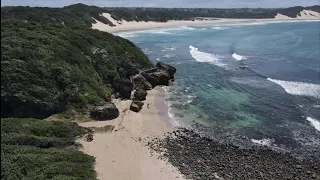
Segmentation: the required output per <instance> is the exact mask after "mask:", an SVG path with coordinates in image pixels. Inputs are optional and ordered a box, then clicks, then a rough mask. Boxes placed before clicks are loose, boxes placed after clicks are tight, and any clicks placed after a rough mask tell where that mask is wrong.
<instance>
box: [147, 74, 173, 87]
mask: <svg viewBox="0 0 320 180" xmlns="http://www.w3.org/2000/svg"><path fill="white" fill-rule="evenodd" d="M151 74H152V76H154V77H156V78H157V79H158V85H165V86H168V85H169V83H170V79H171V78H170V75H169V73H168V72H166V71H157V72H154V73H151Z"/></svg>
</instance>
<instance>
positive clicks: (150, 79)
mask: <svg viewBox="0 0 320 180" xmlns="http://www.w3.org/2000/svg"><path fill="white" fill-rule="evenodd" d="M140 74H141V75H142V76H143V77H144V78H145V79H146V80H147V81H148V82H149V83H150V84H151V85H152V87H153V88H154V87H156V86H157V85H158V83H159V80H158V78H157V77H156V76H154V75H153V74H151V73H145V72H141V73H140Z"/></svg>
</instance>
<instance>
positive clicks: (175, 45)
mask: <svg viewBox="0 0 320 180" xmlns="http://www.w3.org/2000/svg"><path fill="white" fill-rule="evenodd" d="M118 35H119V36H123V37H125V38H128V39H129V40H131V41H133V42H134V43H135V44H136V45H137V46H139V47H140V48H141V49H142V50H143V51H144V52H145V53H146V54H147V55H148V56H149V58H150V59H151V60H152V61H154V62H157V61H162V62H165V63H169V64H171V65H173V66H175V67H176V68H177V74H176V76H175V78H176V80H175V82H174V84H173V85H172V86H170V87H168V88H167V89H166V90H167V99H166V101H167V103H168V104H169V107H170V114H171V115H172V117H173V119H174V121H175V122H176V123H178V124H179V125H180V126H187V127H192V128H194V129H196V130H197V131H199V132H201V133H204V134H206V135H208V136H210V137H212V138H214V139H217V140H220V141H223V142H228V143H234V144H237V145H241V146H250V145H252V144H265V145H268V146H270V147H273V148H276V149H284V150H289V151H292V152H296V153H299V154H306V155H308V154H314V153H318V154H319V151H320V150H319V149H320V132H319V131H320V127H319V126H320V125H319V120H320V38H319V37H320V21H303V22H301V21H300V22H272V23H271V22H263V23H250V22H248V23H233V24H230V23H229V24H227V23H226V24H211V25H201V26H181V27H175V28H167V29H154V30H145V31H136V32H126V33H120V34H118ZM239 66H246V67H247V68H245V69H240V68H239Z"/></svg>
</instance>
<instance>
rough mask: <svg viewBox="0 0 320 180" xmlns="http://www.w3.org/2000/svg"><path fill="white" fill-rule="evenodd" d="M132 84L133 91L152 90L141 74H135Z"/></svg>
mask: <svg viewBox="0 0 320 180" xmlns="http://www.w3.org/2000/svg"><path fill="white" fill-rule="evenodd" d="M132 82H133V86H134V89H145V90H150V89H152V85H151V83H150V82H149V81H147V80H146V79H145V78H144V77H143V76H142V75H141V74H137V75H135V76H133V77H132Z"/></svg>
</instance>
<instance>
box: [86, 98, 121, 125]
mask: <svg viewBox="0 0 320 180" xmlns="http://www.w3.org/2000/svg"><path fill="white" fill-rule="evenodd" d="M118 116H119V110H118V109H117V108H116V106H115V104H113V103H112V102H108V103H106V104H105V105H104V106H96V107H94V108H93V109H92V110H91V112H90V117H91V118H92V119H95V120H99V121H103V120H111V119H114V118H117V117H118Z"/></svg>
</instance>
